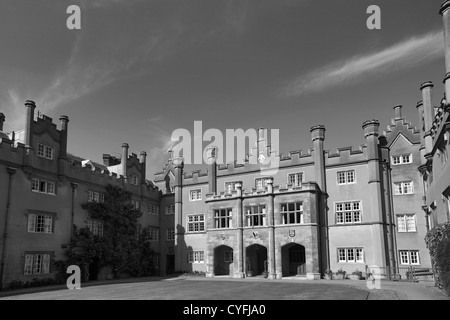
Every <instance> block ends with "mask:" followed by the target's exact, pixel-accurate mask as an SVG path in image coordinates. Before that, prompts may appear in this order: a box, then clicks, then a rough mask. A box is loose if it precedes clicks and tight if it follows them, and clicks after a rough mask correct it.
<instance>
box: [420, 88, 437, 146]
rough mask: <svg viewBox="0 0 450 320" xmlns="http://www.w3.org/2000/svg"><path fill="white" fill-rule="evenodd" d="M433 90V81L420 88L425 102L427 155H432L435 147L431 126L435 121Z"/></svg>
mask: <svg viewBox="0 0 450 320" xmlns="http://www.w3.org/2000/svg"><path fill="white" fill-rule="evenodd" d="M432 89H433V83H432V82H431V81H427V82H424V83H423V84H422V85H421V86H420V90H421V91H422V101H423V117H424V127H425V133H424V139H425V153H426V154H429V153H431V149H432V147H433V141H432V137H431V132H430V130H431V126H432V125H433V120H434V108H433V104H432V102H431V91H432Z"/></svg>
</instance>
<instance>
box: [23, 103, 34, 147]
mask: <svg viewBox="0 0 450 320" xmlns="http://www.w3.org/2000/svg"><path fill="white" fill-rule="evenodd" d="M25 107H26V108H27V115H26V119H25V141H24V142H25V145H26V146H27V147H31V144H32V142H31V139H32V132H31V131H32V129H31V126H32V124H33V121H34V109H35V108H36V103H35V102H34V101H32V100H27V101H25Z"/></svg>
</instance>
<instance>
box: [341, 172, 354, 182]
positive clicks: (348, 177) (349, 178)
mask: <svg viewBox="0 0 450 320" xmlns="http://www.w3.org/2000/svg"><path fill="white" fill-rule="evenodd" d="M337 182H338V184H350V183H355V170H348V171H339V172H338V173H337Z"/></svg>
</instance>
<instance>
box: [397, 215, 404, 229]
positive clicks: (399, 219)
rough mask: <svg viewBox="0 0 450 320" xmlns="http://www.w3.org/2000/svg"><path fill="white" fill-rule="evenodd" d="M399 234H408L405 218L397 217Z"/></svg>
mask: <svg viewBox="0 0 450 320" xmlns="http://www.w3.org/2000/svg"><path fill="white" fill-rule="evenodd" d="M397 227H398V232H406V223H405V216H403V215H401V216H397Z"/></svg>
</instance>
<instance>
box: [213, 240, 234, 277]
mask: <svg viewBox="0 0 450 320" xmlns="http://www.w3.org/2000/svg"><path fill="white" fill-rule="evenodd" d="M232 265H233V248H231V247H229V246H226V245H221V246H218V247H216V248H214V275H216V276H224V275H227V276H228V275H231V272H232ZM230 266H231V268H230Z"/></svg>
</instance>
